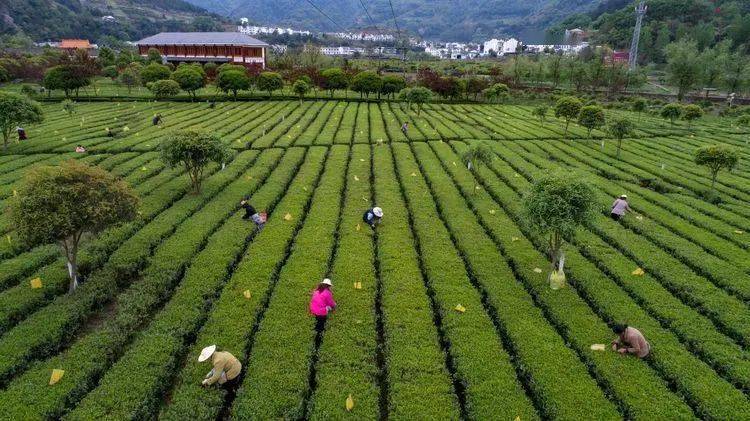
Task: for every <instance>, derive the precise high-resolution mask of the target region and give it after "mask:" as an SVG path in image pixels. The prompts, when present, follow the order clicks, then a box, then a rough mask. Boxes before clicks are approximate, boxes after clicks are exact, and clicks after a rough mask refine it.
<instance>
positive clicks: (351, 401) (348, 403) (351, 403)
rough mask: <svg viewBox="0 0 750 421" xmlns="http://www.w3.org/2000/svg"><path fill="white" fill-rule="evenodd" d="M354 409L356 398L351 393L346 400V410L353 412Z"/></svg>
mask: <svg viewBox="0 0 750 421" xmlns="http://www.w3.org/2000/svg"><path fill="white" fill-rule="evenodd" d="M352 409H354V398H352V395H351V393H350V394H349V396H348V397H347V398H346V410H347V411H349V412H351V410H352Z"/></svg>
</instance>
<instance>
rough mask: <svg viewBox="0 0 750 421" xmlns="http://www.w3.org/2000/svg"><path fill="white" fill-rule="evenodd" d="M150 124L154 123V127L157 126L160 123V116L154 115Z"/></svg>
mask: <svg viewBox="0 0 750 421" xmlns="http://www.w3.org/2000/svg"><path fill="white" fill-rule="evenodd" d="M151 122H152V123H154V126H158V125H159V124H160V123H161V114H157V115H155V116H154V119H153V120H151Z"/></svg>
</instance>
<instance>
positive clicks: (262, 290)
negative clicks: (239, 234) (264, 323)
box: [160, 147, 327, 420]
mask: <svg viewBox="0 0 750 421" xmlns="http://www.w3.org/2000/svg"><path fill="white" fill-rule="evenodd" d="M326 154H327V151H326V150H325V149H324V148H317V147H313V148H309V149H308V152H307V159H306V160H305V163H304V164H303V166H302V168H301V169H300V171H299V173H298V174H297V176H296V177H295V179H294V181H293V182H292V185H291V186H290V187H289V188H288V189H287V191H286V195H285V197H284V198H283V199H282V201H281V202H280V203H279V204H278V205H277V206H276V208H275V209H276V211H275V213H274V214H275V215H278V216H279V217H272V218H271V219H270V220H269V221H268V224H267V225H266V226H265V228H264V229H263V231H261V232H260V233H259V234H258V235H257V236H256V238H255V239H254V240H253V242H252V243H251V244H250V247H248V249H247V251H246V253H245V255H244V256H243V258H242V260H241V261H240V263H239V264H238V266H237V268H236V270H235V272H234V274H233V275H232V277H231V278H230V279H229V281H227V284H226V286H225V287H224V289H223V290H222V294H221V296H220V297H219V298H218V299H217V300H216V301H215V303H214V305H213V308H212V310H211V313H210V315H209V317H208V320H206V322H205V323H204V324H203V326H202V328H201V330H200V332H199V333H198V335H197V338H196V339H195V341H194V343H193V344H192V345H191V346H190V348H189V350H188V352H187V353H186V357H185V358H184V359H183V361H182V362H181V367H182V369H181V371H180V373H179V375H178V376H177V381H176V383H175V388H174V389H173V390H172V392H171V400H170V402H169V404H168V406H166V407H165V408H164V409H163V410H162V412H161V414H160V418H162V419H172V420H184V419H186V418H190V419H199V420H200V419H202V420H214V419H216V418H217V416H218V415H219V413H220V412H221V411H222V408H224V406H225V398H226V392H225V391H224V390H222V389H221V388H203V387H201V384H200V383H201V381H202V380H203V378H204V376H205V374H206V372H207V371H208V370H209V368H207V367H206V364H200V363H198V362H197V358H196V355H198V354H200V351H201V349H202V348H203V347H205V346H208V345H211V344H216V345H218V346H219V347H220V349H222V350H225V351H229V352H231V353H232V354H233V355H235V356H236V357H237V358H238V359H239V360H240V361H241V362H242V363H243V365H245V366H246V365H247V352H248V350H249V349H250V347H251V343H252V331H253V329H254V326H255V325H256V322H257V320H259V319H262V316H263V312H264V310H265V306H266V305H267V304H268V302H269V299H270V294H271V292H272V291H273V288H274V282H275V280H276V277H277V275H278V271H279V270H280V269H281V267H283V265H284V263H285V262H286V260H287V258H288V256H289V254H290V253H291V248H292V246H293V240H294V238H295V236H296V233H297V232H298V230H299V229H301V227H302V225H303V223H304V222H305V217H306V215H307V210H308V209H309V204H310V201H311V198H312V194H313V191H314V189H315V187H316V186H317V184H318V181H319V179H320V174H322V167H323V163H324V160H325V157H326ZM287 213H288V214H289V215H290V216H291V217H292V220H291V221H286V220H284V219H283V216H284V215H285V214H287ZM244 291H250V293H251V295H250V298H246V297H245V296H244ZM243 374H244V371H243Z"/></svg>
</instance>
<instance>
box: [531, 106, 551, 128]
mask: <svg viewBox="0 0 750 421" xmlns="http://www.w3.org/2000/svg"><path fill="white" fill-rule="evenodd" d="M547 111H549V107H548V106H546V105H539V106H537V107H536V108H534V109H533V110H531V115H533V116H534V117H536V118H538V119H539V124H541V125H544V120H546V119H547Z"/></svg>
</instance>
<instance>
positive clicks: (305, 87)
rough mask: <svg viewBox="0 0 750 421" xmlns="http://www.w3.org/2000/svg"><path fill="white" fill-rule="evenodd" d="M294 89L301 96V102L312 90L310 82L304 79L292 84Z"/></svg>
mask: <svg viewBox="0 0 750 421" xmlns="http://www.w3.org/2000/svg"><path fill="white" fill-rule="evenodd" d="M292 90H293V91H294V93H295V94H297V96H299V102H300V104H301V103H302V99H304V98H305V95H307V93H308V92H310V84H308V83H307V82H305V81H304V80H303V79H301V78H300V79H297V80H296V81H295V82H294V85H292Z"/></svg>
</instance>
